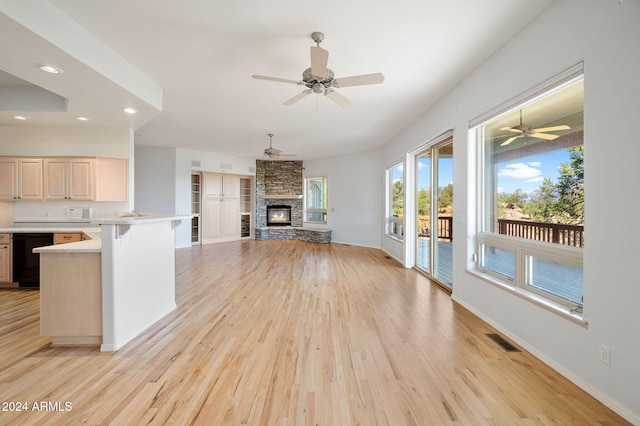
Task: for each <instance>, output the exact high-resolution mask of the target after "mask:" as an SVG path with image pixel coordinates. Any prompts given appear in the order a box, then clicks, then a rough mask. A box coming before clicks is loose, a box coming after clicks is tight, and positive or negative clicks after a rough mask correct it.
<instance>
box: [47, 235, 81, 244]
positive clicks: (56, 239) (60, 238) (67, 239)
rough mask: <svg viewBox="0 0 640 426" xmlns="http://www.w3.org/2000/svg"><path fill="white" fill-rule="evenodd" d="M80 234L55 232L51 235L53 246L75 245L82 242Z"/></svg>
mask: <svg viewBox="0 0 640 426" xmlns="http://www.w3.org/2000/svg"><path fill="white" fill-rule="evenodd" d="M82 236H83V233H82V232H65V233H60V232H57V233H55V234H53V244H54V245H55V244H66V243H75V242H76V241H83V238H82Z"/></svg>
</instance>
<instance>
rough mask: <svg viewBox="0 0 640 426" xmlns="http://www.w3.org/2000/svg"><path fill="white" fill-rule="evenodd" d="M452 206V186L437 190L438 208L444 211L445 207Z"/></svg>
mask: <svg viewBox="0 0 640 426" xmlns="http://www.w3.org/2000/svg"><path fill="white" fill-rule="evenodd" d="M450 206H453V184H452V183H450V184H449V185H447V186H445V187H444V188H438V208H439V209H444V208H445V207H450Z"/></svg>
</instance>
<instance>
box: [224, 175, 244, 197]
mask: <svg viewBox="0 0 640 426" xmlns="http://www.w3.org/2000/svg"><path fill="white" fill-rule="evenodd" d="M222 195H223V197H225V198H229V197H231V198H238V197H240V177H239V176H228V175H224V176H223V179H222Z"/></svg>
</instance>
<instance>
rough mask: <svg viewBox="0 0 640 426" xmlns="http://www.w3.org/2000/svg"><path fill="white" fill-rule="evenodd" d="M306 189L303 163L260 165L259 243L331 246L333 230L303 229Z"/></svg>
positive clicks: (257, 229)
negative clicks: (277, 241)
mask: <svg viewBox="0 0 640 426" xmlns="http://www.w3.org/2000/svg"><path fill="white" fill-rule="evenodd" d="M303 188H304V178H303V177H302V161H270V160H257V161H256V228H255V237H256V240H301V241H307V242H310V243H321V244H326V243H330V242H331V229H326V228H320V229H317V228H308V227H304V226H303V224H304V222H303V208H304V206H303V200H302V197H303ZM287 222H288V223H287Z"/></svg>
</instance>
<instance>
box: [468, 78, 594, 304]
mask: <svg viewBox="0 0 640 426" xmlns="http://www.w3.org/2000/svg"><path fill="white" fill-rule="evenodd" d="M583 99H584V84H583V76H582V68H581V67H579V69H578V70H577V71H576V70H573V71H571V72H568V73H567V74H566V75H564V76H563V77H562V78H558V79H557V80H556V81H555V83H551V84H549V85H548V86H547V87H541V88H538V89H536V91H532V92H530V93H528V94H527V95H526V96H523V97H522V101H521V102H520V103H512V104H510V106H509V107H508V109H506V110H504V111H498V112H496V113H495V114H493V115H490V116H489V118H487V119H485V120H484V121H481V122H478V123H476V124H477V127H476V130H477V133H476V134H477V137H478V141H479V155H480V160H481V161H480V165H481V167H479V176H478V179H479V181H480V182H481V185H480V188H479V206H480V211H479V212H478V213H479V223H478V225H479V231H480V232H479V234H478V235H477V238H476V240H477V243H478V246H477V247H478V254H479V263H478V269H479V270H480V271H482V272H487V273H490V274H491V275H493V276H495V277H496V278H498V279H500V280H503V281H505V282H506V283H507V284H509V285H513V286H516V287H520V288H522V289H524V290H526V291H529V292H532V293H535V294H537V295H539V296H543V297H546V298H548V299H550V300H552V301H554V302H557V303H560V304H562V305H565V306H567V307H571V308H574V307H581V306H582V278H583V277H582V276H583V273H582V248H583V247H584V195H585V191H584V134H583V129H584V106H583V105H584V102H583ZM543 259H554V260H556V259H557V261H553V262H551V261H548V260H543Z"/></svg>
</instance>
